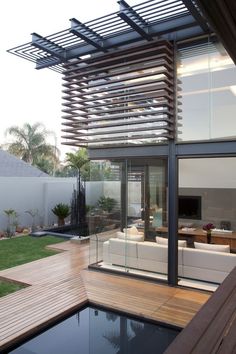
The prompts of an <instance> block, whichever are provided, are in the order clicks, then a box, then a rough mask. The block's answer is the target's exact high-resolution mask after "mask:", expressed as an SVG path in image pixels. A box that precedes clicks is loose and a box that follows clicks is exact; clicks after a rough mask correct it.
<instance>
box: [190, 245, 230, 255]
mask: <svg viewBox="0 0 236 354" xmlns="http://www.w3.org/2000/svg"><path fill="white" fill-rule="evenodd" d="M194 247H195V248H197V249H199V250H204V251H214V252H225V253H230V247H229V245H211V244H209V243H201V242H194Z"/></svg>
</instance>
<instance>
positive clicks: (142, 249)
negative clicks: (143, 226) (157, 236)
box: [137, 242, 168, 263]
mask: <svg viewBox="0 0 236 354" xmlns="http://www.w3.org/2000/svg"><path fill="white" fill-rule="evenodd" d="M137 245H138V258H143V259H149V260H153V261H156V262H164V263H167V261H168V247H166V246H165V245H158V244H156V243H155V242H142V243H138V244H137Z"/></svg>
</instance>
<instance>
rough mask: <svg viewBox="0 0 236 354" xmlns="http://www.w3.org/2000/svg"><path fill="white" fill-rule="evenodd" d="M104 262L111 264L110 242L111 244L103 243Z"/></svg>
mask: <svg viewBox="0 0 236 354" xmlns="http://www.w3.org/2000/svg"><path fill="white" fill-rule="evenodd" d="M103 262H105V263H111V258H110V242H109V241H105V242H103Z"/></svg>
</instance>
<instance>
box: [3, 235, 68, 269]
mask: <svg viewBox="0 0 236 354" xmlns="http://www.w3.org/2000/svg"><path fill="white" fill-rule="evenodd" d="M64 241H65V240H64V239H63V238H61V237H55V236H44V237H30V236H22V237H17V238H11V239H8V240H2V241H0V270H3V269H6V268H11V267H15V266H17V265H20V264H24V263H28V262H32V261H35V260H36V259H40V258H44V257H48V256H51V255H53V254H56V253H57V252H56V251H53V250H48V249H46V248H45V247H46V246H47V245H52V244H53V243H58V242H64Z"/></svg>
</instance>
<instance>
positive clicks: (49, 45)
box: [31, 32, 66, 61]
mask: <svg viewBox="0 0 236 354" xmlns="http://www.w3.org/2000/svg"><path fill="white" fill-rule="evenodd" d="M31 35H32V45H33V46H34V47H36V48H38V49H41V50H43V51H44V52H46V53H48V54H51V55H52V56H53V57H56V58H59V59H60V60H61V61H63V60H65V59H66V50H65V49H63V48H62V47H60V46H59V45H58V44H56V43H54V42H52V41H50V40H48V39H47V38H44V37H42V36H40V35H39V34H37V33H35V32H34V33H32V34H31Z"/></svg>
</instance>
